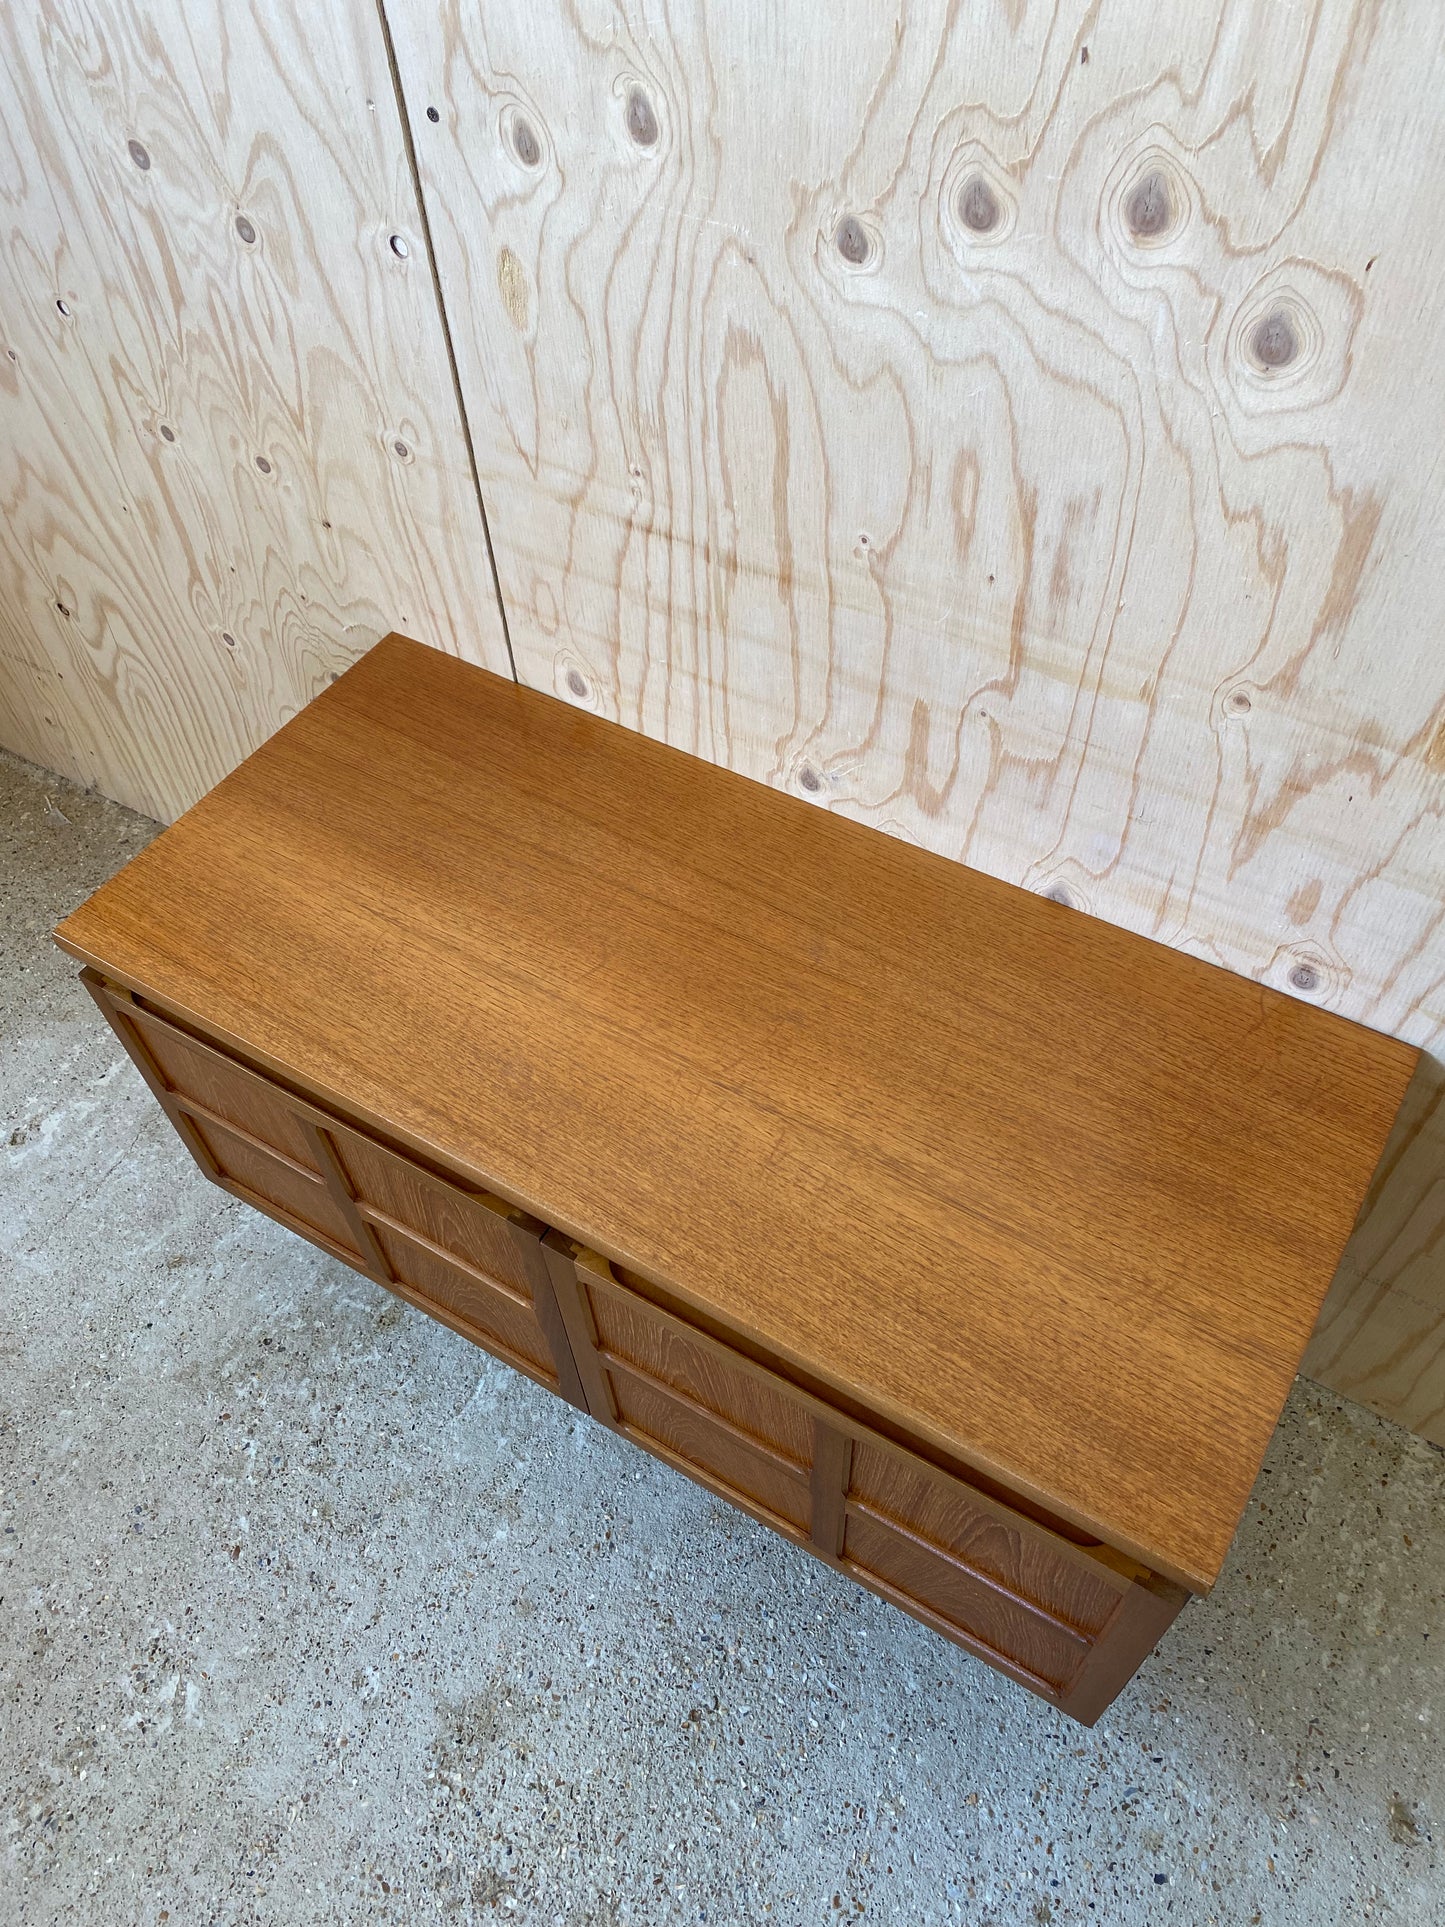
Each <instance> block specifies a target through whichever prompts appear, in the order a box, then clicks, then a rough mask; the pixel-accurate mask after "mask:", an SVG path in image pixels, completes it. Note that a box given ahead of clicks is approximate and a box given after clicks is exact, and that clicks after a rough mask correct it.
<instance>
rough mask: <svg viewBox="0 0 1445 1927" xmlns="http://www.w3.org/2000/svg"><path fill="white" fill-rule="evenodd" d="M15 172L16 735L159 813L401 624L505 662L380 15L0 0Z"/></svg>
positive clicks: (7, 701)
mask: <svg viewBox="0 0 1445 1927" xmlns="http://www.w3.org/2000/svg"><path fill="white" fill-rule="evenodd" d="M0 173H3V177H4V181H3V186H0V208H3V218H0V740H3V741H4V742H5V744H6V745H7V746H8V747H10V748H13V749H16V750H18V751H19V752H20V753H21V754H23V755H26V756H30V757H32V758H34V759H35V760H37V761H39V762H42V763H46V764H49V765H50V766H52V767H54V768H57V769H61V770H64V771H65V772H66V773H67V774H70V775H73V776H77V777H79V778H81V779H82V780H84V781H89V782H94V783H97V784H98V785H99V786H100V787H101V788H102V789H104V790H105V791H106V793H107V794H108V795H111V796H114V797H118V798H119V799H121V800H122V801H124V802H127V803H131V804H133V805H135V806H136V807H138V808H140V809H143V810H146V811H148V812H149V813H150V814H152V815H156V816H160V817H170V816H173V815H175V814H176V813H177V812H178V811H179V810H180V809H182V808H184V807H185V806H186V805H187V804H188V803H190V802H191V801H193V800H194V799H195V798H196V797H197V796H199V795H201V794H202V793H203V792H204V791H205V790H206V789H208V788H209V787H210V786H211V785H212V784H213V783H215V782H216V781H217V780H218V779H219V778H220V777H221V776H222V775H223V774H224V773H225V772H226V770H227V769H229V768H230V767H231V766H232V765H233V764H234V763H236V762H237V761H238V760H239V759H240V758H241V757H242V756H244V755H245V754H246V753H247V751H249V750H250V749H251V748H253V747H254V746H255V745H256V744H257V743H258V742H260V741H261V740H262V739H263V738H264V737H265V736H266V735H267V734H268V733H269V732H270V731H271V730H272V729H274V728H276V727H277V725H278V724H279V723H280V722H282V721H283V720H284V719H285V718H286V716H288V715H289V714H291V713H293V712H294V711H295V710H296V709H297V708H298V707H299V706H300V705H301V704H302V703H304V702H306V701H307V700H308V699H309V698H310V697H311V696H312V695H314V694H315V693H316V691H317V690H318V689H319V688H320V687H322V685H323V684H324V682H325V680H326V679H327V677H328V676H329V675H331V674H332V673H334V672H336V671H338V670H340V669H342V668H344V667H345V665H346V664H347V663H348V662H349V661H350V660H351V659H352V658H353V657H354V656H355V655H357V654H358V653H359V652H360V651H361V650H362V649H364V648H366V647H368V646H369V645H370V643H372V642H373V641H375V639H376V638H377V636H378V635H380V634H382V633H384V632H385V631H387V630H389V629H392V628H401V629H405V630H407V631H408V632H409V633H410V634H412V635H415V636H418V637H421V638H423V639H424V640H426V641H428V642H431V643H434V644H436V645H437V646H438V647H441V648H445V649H450V650H453V651H456V652H458V653H461V654H465V655H469V656H472V657H473V658H475V659H477V660H480V661H482V662H484V663H486V664H487V665H488V666H489V667H491V668H494V669H499V670H502V671H503V672H506V671H507V670H508V668H509V664H508V657H507V652H506V646H505V641H504V638H503V634H502V628H501V622H500V618H499V615H498V611H497V607H496V600H495V592H494V585H493V582H492V578H491V573H490V565H489V562H488V557H487V549H486V537H485V532H484V529H483V526H482V517H481V509H480V507H479V503H478V498H477V494H476V490H475V485H474V483H473V480H472V477H471V474H470V471H469V467H468V455H467V448H466V441H465V434H464V429H463V426H462V421H461V416H460V411H459V409H458V407H457V405H456V398H455V391H454V385H453V381H452V376H451V371H450V367H449V364H448V360H447V353H446V344H445V338H444V335H443V330H442V322H441V316H440V310H439V306H438V303H437V300H436V294H435V287H434V284H433V281H432V277H431V273H430V268H429V264H428V260H427V255H426V250H425V246H424V241H423V233H422V226H421V221H420V213H419V206H418V201H417V195H416V188H415V182H414V179H413V176H412V174H411V171H410V167H409V165H408V160H407V155H406V146H405V139H404V130H403V127H402V123H401V119H400V115H399V111H398V108H397V104H396V98H395V91H394V88H393V85H392V81H391V76H390V71H389V68H388V63H387V55H386V46H385V40H384V36H383V33H382V29H381V25H380V22H379V19H378V17H377V15H376V13H375V12H374V10H373V9H372V8H371V7H369V6H365V5H353V4H349V3H348V0H323V4H318V5H314V6H313V5H306V6H302V5H300V4H299V0H251V4H242V5H236V6H231V5H223V4H221V0H186V4H181V0H147V4H145V5H143V6H140V7H130V6H122V5H119V4H117V3H116V0H44V4H37V5H33V6H21V7H11V8H6V9H5V10H4V12H3V16H0ZM393 236H396V237H397V240H396V243H395V246H393V243H392V237H393Z"/></svg>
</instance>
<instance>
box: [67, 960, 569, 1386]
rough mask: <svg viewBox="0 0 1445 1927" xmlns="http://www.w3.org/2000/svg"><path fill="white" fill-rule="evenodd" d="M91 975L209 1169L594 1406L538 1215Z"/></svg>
mask: <svg viewBox="0 0 1445 1927" xmlns="http://www.w3.org/2000/svg"><path fill="white" fill-rule="evenodd" d="M82 981H83V982H84V983H85V985H86V988H87V989H88V990H89V991H90V992H91V994H92V996H94V998H95V1000H96V1002H97V1003H98V1004H99V1005H100V1007H101V1009H102V1010H103V1011H104V1012H105V1014H106V1016H107V1018H108V1019H109V1020H110V1022H111V1024H112V1025H113V1026H114V1028H115V1030H116V1033H117V1035H118V1036H119V1037H120V1040H121V1042H122V1043H123V1044H124V1045H125V1047H126V1049H127V1051H128V1052H129V1053H130V1055H131V1057H132V1058H133V1059H134V1061H135V1063H136V1065H137V1067H138V1068H139V1070H140V1072H141V1074H142V1076H143V1077H144V1078H145V1079H146V1082H147V1083H148V1084H149V1085H150V1087H151V1089H152V1090H153V1091H154V1092H155V1094H156V1096H157V1097H158V1098H159V1100H160V1102H161V1104H162V1105H163V1107H164V1108H165V1110H166V1113H167V1115H168V1116H169V1117H170V1119H171V1121H172V1123H173V1124H174V1125H175V1127H176V1129H177V1131H178V1132H179V1133H180V1135H181V1137H182V1139H183V1140H184V1141H185V1143H186V1145H187V1146H188V1148H189V1149H190V1151H191V1154H192V1156H193V1157H194V1158H195V1159H196V1162H197V1163H198V1164H199V1165H200V1167H201V1169H202V1170H203V1171H204V1172H205V1173H206V1175H207V1177H209V1178H211V1179H212V1180H213V1181H214V1182H215V1183H217V1184H219V1185H221V1186H222V1187H223V1188H224V1189H225V1190H227V1191H230V1192H231V1193H232V1194H233V1195H234V1196H236V1197H238V1198H242V1199H244V1200H245V1201H246V1203H248V1204H252V1205H255V1206H256V1207H257V1208H258V1209H260V1210H262V1211H265V1212H267V1213H268V1214H269V1215H270V1216H271V1217H273V1218H277V1219H279V1221H280V1222H281V1223H282V1224H284V1225H286V1226H287V1227H288V1228H289V1229H290V1230H292V1231H296V1232H299V1233H300V1234H301V1235H302V1236H303V1237H305V1238H309V1239H310V1240H311V1241H312V1242H313V1243H314V1244H318V1245H320V1246H321V1247H322V1248H323V1249H324V1250H326V1251H329V1252H330V1253H332V1255H333V1256H335V1257H338V1258H343V1259H345V1261H346V1262H347V1263H348V1264H350V1265H354V1266H355V1267H356V1268H357V1270H359V1271H364V1272H365V1273H366V1274H367V1276H368V1277H371V1278H374V1279H376V1281H377V1282H378V1283H379V1284H384V1285H386V1286H388V1287H389V1288H390V1289H391V1290H392V1291H394V1292H396V1293H397V1294H398V1295H399V1296H400V1297H403V1298H405V1299H407V1300H408V1302H409V1303H411V1304H414V1305H417V1306H419V1307H420V1308H421V1309H422V1310H423V1311H426V1312H429V1313H430V1314H431V1315H432V1316H433V1317H434V1318H438V1319H440V1320H441V1321H442V1322H443V1323H444V1324H447V1325H450V1326H452V1328H453V1329H454V1330H456V1331H459V1332H461V1333H463V1334H464V1335H465V1336H466V1337H468V1338H470V1339H472V1340H473V1341H474V1342H475V1343H477V1344H479V1345H481V1346H483V1347H484V1348H485V1349H486V1350H487V1351H490V1352H492V1353H494V1354H495V1355H496V1356H497V1357H499V1358H502V1359H504V1360H505V1361H506V1362H507V1363H508V1364H510V1365H514V1366H516V1367H517V1369H518V1370H519V1371H524V1372H526V1373H527V1374H528V1375H529V1376H530V1377H532V1378H535V1379H538V1380H539V1381H540V1382H541V1383H542V1384H544V1385H547V1386H549V1387H550V1388H551V1389H552V1390H553V1391H556V1392H560V1393H561V1394H562V1396H563V1397H564V1398H567V1399H569V1400H570V1401H571V1402H572V1403H573V1404H575V1405H582V1403H583V1400H582V1392H581V1386H580V1384H579V1382H578V1379H577V1370H576V1366H575V1365H574V1364H573V1361H572V1355H571V1352H570V1351H569V1350H568V1347H567V1340H566V1334H565V1332H564V1330H563V1327H562V1320H561V1314H560V1313H559V1311H558V1309H557V1303H556V1299H555V1297H554V1295H553V1292H552V1285H551V1280H550V1277H549V1275H548V1271H547V1266H546V1263H545V1262H544V1260H543V1258H542V1251H541V1236H542V1232H543V1229H544V1227H543V1226H542V1225H540V1224H538V1223H537V1221H536V1220H535V1219H534V1218H529V1217H528V1216H527V1214H526V1213H525V1212H523V1211H519V1210H517V1209H516V1208H515V1207H514V1206H512V1205H510V1204H507V1203H506V1202H505V1201H504V1200H503V1199H501V1198H497V1197H493V1196H491V1195H490V1194H489V1193H487V1192H485V1191H483V1190H481V1189H480V1188H473V1187H469V1186H467V1185H464V1184H462V1183H460V1182H458V1181H457V1180H455V1179H452V1178H448V1177H443V1176H441V1175H440V1174H439V1173H437V1172H434V1171H430V1170H428V1169H427V1168H426V1167H425V1166H423V1165H422V1164H420V1163H419V1162H418V1161H417V1160H416V1159H414V1158H411V1157H409V1156H407V1155H406V1154H405V1153H402V1152H400V1151H397V1150H394V1149H393V1148H392V1147H390V1146H388V1145H385V1144H382V1143H380V1142H378V1141H377V1140H376V1139H375V1138H372V1137H370V1136H368V1135H367V1134H366V1133H365V1132H363V1131H360V1130H357V1129H356V1128H355V1127H354V1126H352V1125H348V1124H343V1123H342V1122H341V1120H340V1119H338V1118H336V1117H333V1116H332V1115H331V1114H330V1113H329V1112H327V1111H325V1110H323V1109H322V1108H321V1107H320V1106H318V1105H315V1104H312V1103H309V1102H308V1101H307V1100H305V1099H303V1098H300V1097H297V1096H296V1095H295V1094H294V1093H293V1092H291V1091H288V1090H287V1089H285V1087H284V1086H283V1085H281V1084H279V1083H278V1082H276V1080H275V1079H274V1078H272V1077H271V1076H269V1075H268V1074H267V1073H266V1072H264V1071H262V1070H260V1069H259V1068H258V1067H256V1066H255V1065H252V1064H246V1063H244V1062H242V1061H241V1060H240V1059H239V1058H238V1057H236V1056H235V1055H233V1054H232V1053H231V1052H229V1051H225V1050H222V1049H220V1048H219V1047H217V1046H216V1045H214V1044H211V1043H209V1042H207V1041H206V1040H205V1039H203V1038H201V1037H199V1036H196V1035H194V1034H193V1033H192V1032H190V1031H187V1030H183V1029H182V1028H181V1027H180V1026H179V1025H177V1024H175V1023H173V1022H171V1020H170V1019H169V1018H166V1017H163V1016H161V1015H160V1013H159V1012H157V1011H154V1010H151V1009H149V1008H148V1007H147V1006H146V1005H145V1004H143V1003H141V1002H140V1001H138V1000H137V999H136V998H134V997H132V996H131V995H130V993H129V992H127V991H124V990H120V989H118V988H117V987H116V986H115V985H113V984H109V983H107V982H106V981H105V980H104V979H103V978H101V977H100V976H98V975H97V974H96V973H95V972H93V971H85V972H84V973H83V974H82Z"/></svg>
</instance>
